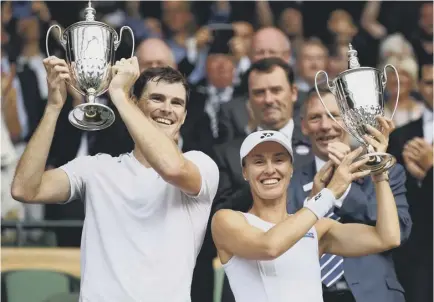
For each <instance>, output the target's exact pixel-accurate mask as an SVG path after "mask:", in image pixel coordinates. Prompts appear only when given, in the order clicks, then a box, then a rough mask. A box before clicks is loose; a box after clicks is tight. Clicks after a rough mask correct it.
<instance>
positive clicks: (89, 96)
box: [86, 94, 95, 103]
mask: <svg viewBox="0 0 434 302" xmlns="http://www.w3.org/2000/svg"><path fill="white" fill-rule="evenodd" d="M86 99H87V102H88V103H95V95H93V94H91V95H86Z"/></svg>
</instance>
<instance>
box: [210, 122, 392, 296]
mask: <svg viewBox="0 0 434 302" xmlns="http://www.w3.org/2000/svg"><path fill="white" fill-rule="evenodd" d="M379 121H380V123H381V125H382V126H383V133H381V132H380V131H378V130H376V129H374V128H372V127H368V129H369V133H370V134H372V135H373V136H374V137H375V139H374V138H372V145H373V146H375V148H376V149H377V150H379V151H380V150H383V151H384V150H385V149H386V148H387V141H388V139H387V138H388V136H389V133H390V131H391V130H393V128H394V125H393V123H392V122H391V121H389V120H386V119H383V118H379ZM361 151H362V148H361V147H360V148H358V149H356V150H354V151H352V152H350V153H348V154H347V155H345V156H344V157H343V158H341V160H339V159H338V156H332V157H331V158H332V160H329V161H328V162H327V163H326V164H325V165H324V166H323V168H322V169H321V170H320V171H319V172H318V173H317V174H316V176H315V179H314V187H313V190H312V192H311V195H310V199H309V200H308V201H307V202H306V203H305V205H304V207H303V209H301V210H300V211H298V212H297V213H295V214H293V215H288V214H287V209H286V207H287V206H286V204H287V188H288V185H289V183H290V179H291V177H292V171H293V168H292V165H293V163H292V161H293V152H292V147H291V142H290V141H289V140H288V138H286V136H285V135H283V134H282V133H280V132H277V131H267V130H265V131H257V132H254V133H252V134H250V135H249V136H248V137H247V138H246V139H245V140H244V142H243V144H242V146H241V149H240V161H241V163H240V164H241V165H242V166H243V175H244V177H245V179H246V181H247V182H248V183H249V185H250V188H251V192H252V195H253V199H254V202H253V206H252V207H251V209H250V210H249V211H248V212H246V213H243V212H237V211H233V210H229V209H222V210H219V211H217V212H216V214H215V215H214V217H213V220H212V234H213V238H214V242H215V244H216V247H217V251H218V255H219V258H220V261H221V263H222V264H223V267H224V269H225V272H226V274H227V276H228V279H229V282H230V285H231V288H232V291H233V293H234V296H235V300H236V301H237V302H245V301H246V302H247V301H269V302H274V301H299V302H302V301H306V302H307V301H309V302H319V301H323V298H322V289H321V274H320V271H321V269H320V264H319V261H318V258H319V256H320V255H322V254H323V253H325V252H327V253H332V254H338V255H342V256H347V257H356V256H361V255H367V254H370V253H378V252H380V251H384V250H389V249H392V248H394V247H397V246H399V244H400V229H399V222H398V215H397V210H396V205H395V200H394V197H393V194H392V191H391V188H390V186H389V183H388V178H387V175H385V174H379V175H372V176H371V177H372V180H373V182H374V183H375V191H376V194H377V198H378V220H377V224H376V226H368V225H363V224H357V223H353V224H341V223H339V222H338V221H335V220H332V219H329V218H325V216H326V215H327V214H328V213H329V211H330V210H331V209H332V208H333V207H334V206H335V204H336V202H337V199H339V198H340V197H341V196H342V195H343V194H344V192H345V191H346V190H347V188H348V186H349V184H350V183H351V182H352V181H353V180H356V179H359V178H361V177H364V176H366V175H368V173H369V172H366V171H359V170H358V169H359V168H360V167H361V166H362V165H363V164H365V163H366V161H367V160H366V159H365V160H359V161H354V160H355V159H356V158H357V156H359V155H360V154H361ZM334 164H338V166H339V167H338V168H337V169H335V170H333V169H332V167H333V165H334ZM354 234H357V236H354Z"/></svg>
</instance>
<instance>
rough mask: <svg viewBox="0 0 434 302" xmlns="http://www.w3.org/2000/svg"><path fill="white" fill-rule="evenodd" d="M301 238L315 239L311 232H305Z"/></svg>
mask: <svg viewBox="0 0 434 302" xmlns="http://www.w3.org/2000/svg"><path fill="white" fill-rule="evenodd" d="M303 237H307V238H315V235H314V234H313V232H307V233H306V235H304V236H303Z"/></svg>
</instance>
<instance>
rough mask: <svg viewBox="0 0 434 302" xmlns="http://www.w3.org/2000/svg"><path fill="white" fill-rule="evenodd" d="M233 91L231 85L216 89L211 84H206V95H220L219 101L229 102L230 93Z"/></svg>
mask: <svg viewBox="0 0 434 302" xmlns="http://www.w3.org/2000/svg"><path fill="white" fill-rule="evenodd" d="M233 92H234V88H233V87H232V86H228V87H225V88H223V89H220V93H219V89H217V88H216V87H215V86H213V85H208V95H209V96H216V95H217V94H219V95H220V97H221V101H222V102H223V103H226V102H229V101H230V100H231V99H232V93H233Z"/></svg>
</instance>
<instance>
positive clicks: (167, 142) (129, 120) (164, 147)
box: [110, 92, 185, 177]
mask: <svg viewBox="0 0 434 302" xmlns="http://www.w3.org/2000/svg"><path fill="white" fill-rule="evenodd" d="M110 95H111V97H112V99H113V98H116V102H114V103H115V105H116V107H117V109H118V111H119V114H120V116H121V118H122V120H123V121H124V123H125V125H126V126H127V128H128V131H129V133H130V135H131V137H132V138H133V140H134V142H135V144H136V145H137V146H138V148H139V149H140V151H141V153H142V154H143V156H144V157H145V159H146V161H147V162H148V163H149V165H150V166H151V167H152V168H153V169H155V170H156V171H157V172H158V174H160V175H161V176H162V177H164V176H170V175H173V174H176V173H178V172H179V170H180V169H181V168H182V166H183V165H184V162H185V159H184V157H183V155H182V153H181V151H180V150H179V148H178V146H177V145H176V144H175V142H174V141H173V140H172V139H170V138H169V137H167V135H166V134H165V133H164V132H163V131H161V130H160V129H158V128H157V127H155V126H154V125H153V124H152V122H151V121H150V120H149V119H148V118H147V117H146V116H145V115H144V114H143V112H141V111H140V109H139V108H138V107H137V106H136V105H135V104H134V103H133V102H132V101H131V100H129V99H128V98H127V96H126V95H125V93H124V92H112V93H111V94H110Z"/></svg>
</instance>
